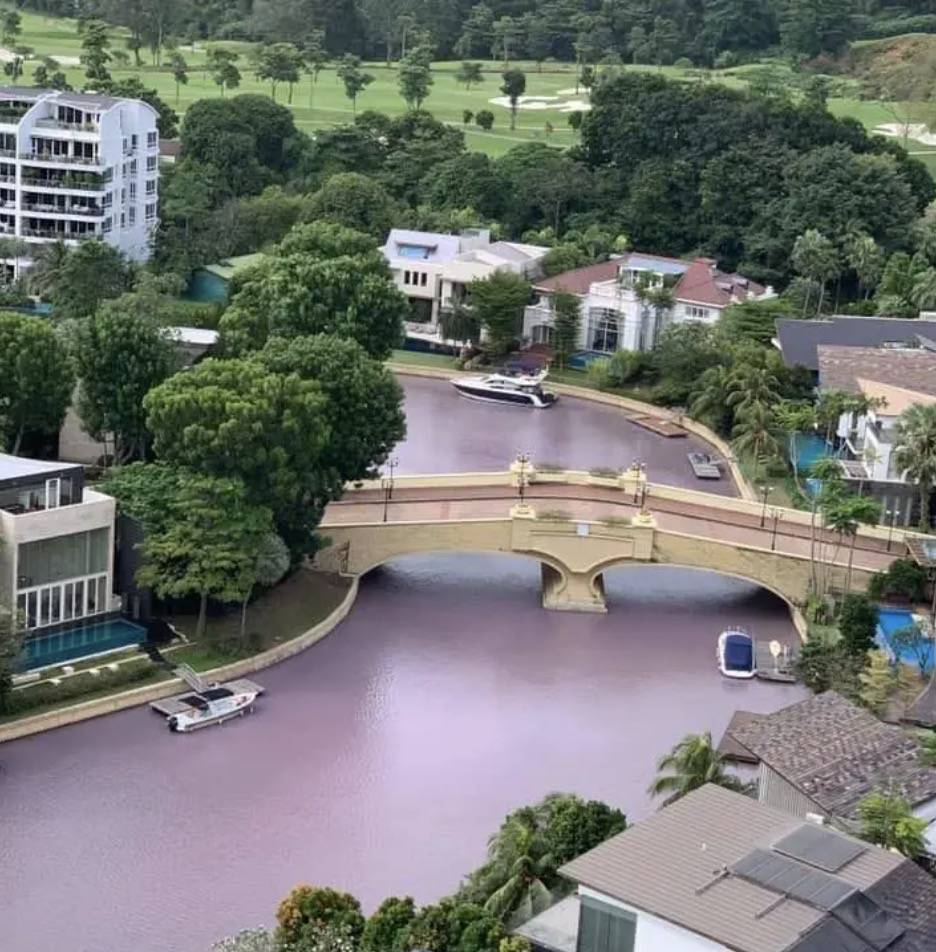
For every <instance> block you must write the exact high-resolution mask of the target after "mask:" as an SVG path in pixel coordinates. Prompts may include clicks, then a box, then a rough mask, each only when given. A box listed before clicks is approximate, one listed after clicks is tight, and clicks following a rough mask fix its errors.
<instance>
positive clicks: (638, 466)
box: [634, 459, 643, 506]
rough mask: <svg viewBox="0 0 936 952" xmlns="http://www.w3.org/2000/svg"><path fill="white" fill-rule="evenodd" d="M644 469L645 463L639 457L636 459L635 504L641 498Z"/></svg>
mask: <svg viewBox="0 0 936 952" xmlns="http://www.w3.org/2000/svg"><path fill="white" fill-rule="evenodd" d="M642 471H643V463H641V462H640V460H639V459H635V460H634V505H635V506H636V505H637V501H638V500H639V499H640V474H641V472H642Z"/></svg>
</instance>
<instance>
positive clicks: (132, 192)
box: [130, 182, 136, 201]
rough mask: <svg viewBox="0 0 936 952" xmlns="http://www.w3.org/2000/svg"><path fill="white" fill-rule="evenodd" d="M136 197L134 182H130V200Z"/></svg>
mask: <svg viewBox="0 0 936 952" xmlns="http://www.w3.org/2000/svg"><path fill="white" fill-rule="evenodd" d="M135 198H136V182H131V183H130V201H133V199H135Z"/></svg>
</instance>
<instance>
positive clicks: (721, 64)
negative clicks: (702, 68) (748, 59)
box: [714, 50, 739, 69]
mask: <svg viewBox="0 0 936 952" xmlns="http://www.w3.org/2000/svg"><path fill="white" fill-rule="evenodd" d="M738 62H739V59H738V54H737V53H736V52H735V51H734V50H722V51H721V52H720V53H719V54H718V56H716V57H715V63H714V66H715V69H731V67H732V66H737V65H738Z"/></svg>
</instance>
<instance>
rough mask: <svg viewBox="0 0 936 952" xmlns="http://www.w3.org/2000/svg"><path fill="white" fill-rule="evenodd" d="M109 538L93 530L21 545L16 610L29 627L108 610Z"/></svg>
mask: <svg viewBox="0 0 936 952" xmlns="http://www.w3.org/2000/svg"><path fill="white" fill-rule="evenodd" d="M109 536H110V533H109V531H108V530H107V529H92V530H90V531H88V532H76V533H73V534H71V535H66V536H57V537H56V538H52V539H42V540H39V541H36V542H24V543H22V544H21V545H20V546H18V548H17V592H16V607H17V611H18V612H19V615H20V618H21V619H22V623H23V625H24V627H25V628H41V627H44V626H45V625H57V624H61V623H62V622H66V621H71V620H73V619H78V618H87V617H88V616H90V615H97V614H100V613H101V612H105V611H107V605H108V595H109V592H108V568H109V565H110V550H109Z"/></svg>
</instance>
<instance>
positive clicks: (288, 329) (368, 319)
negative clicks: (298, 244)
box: [220, 254, 409, 358]
mask: <svg viewBox="0 0 936 952" xmlns="http://www.w3.org/2000/svg"><path fill="white" fill-rule="evenodd" d="M408 313H409V305H408V303H407V301H406V298H405V297H404V295H403V294H402V293H401V292H400V291H399V289H398V288H397V287H396V286H395V285H394V284H393V282H392V281H391V280H390V277H389V272H388V270H387V264H386V261H385V260H384V259H383V258H382V257H381V256H380V255H377V254H370V255H366V256H361V255H358V256H354V257H349V256H347V255H344V256H342V257H339V258H327V259H323V260H315V259H314V258H312V257H311V256H308V255H305V254H293V255H288V256H286V257H282V258H277V259H275V260H274V261H272V262H270V263H269V264H268V266H267V267H265V268H263V269H261V270H260V271H259V272H258V273H257V274H256V275H255V276H254V277H253V278H251V279H250V280H248V281H246V282H245V283H244V284H243V286H242V287H241V289H240V291H239V292H238V293H237V294H236V295H235V297H234V300H233V301H232V303H231V306H230V307H229V308H228V310H227V311H226V312H225V314H224V316H223V317H222V320H221V325H220V327H221V333H222V343H223V345H224V347H225V348H226V350H227V351H228V352H233V353H244V352H246V351H249V350H251V349H254V348H258V347H262V346H263V344H264V343H265V342H266V341H267V340H268V339H269V338H270V337H297V336H301V335H308V334H319V333H325V334H335V335H336V336H338V337H344V338H347V339H349V340H355V341H357V342H358V343H359V344H360V345H361V346H362V347H363V348H364V349H365V350H366V351H367V352H368V353H369V354H371V355H372V356H374V357H380V358H384V357H387V356H389V354H390V351H391V350H392V349H393V348H394V347H396V346H398V344H399V341H400V339H401V337H402V331H403V323H402V322H403V321H404V320H405V318H406V316H407V315H408Z"/></svg>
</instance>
